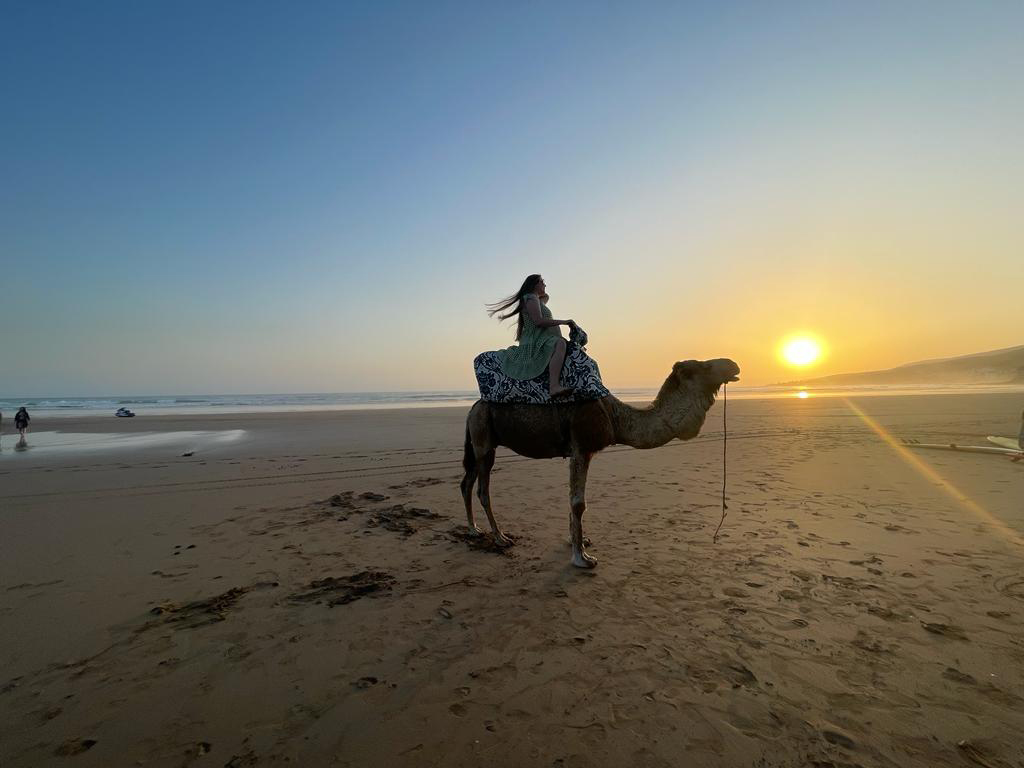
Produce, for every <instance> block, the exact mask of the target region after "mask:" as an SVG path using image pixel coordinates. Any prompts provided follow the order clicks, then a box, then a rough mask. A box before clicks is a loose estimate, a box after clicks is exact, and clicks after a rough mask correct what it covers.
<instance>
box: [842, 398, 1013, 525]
mask: <svg viewBox="0 0 1024 768" xmlns="http://www.w3.org/2000/svg"><path fill="white" fill-rule="evenodd" d="M843 402H845V403H846V405H847V407H849V409H850V410H851V411H853V412H854V413H855V414H857V416H859V417H860V419H861V420H862V421H863V422H864V423H865V424H867V425H868V426H869V427H870V428H871V429H872V431H874V432H875V434H877V435H878V436H879V437H880V438H882V440H883V441H884V442H885V443H887V444H888V445H889V447H890V448H892V449H893V450H894V451H896V453H897V454H899V456H900V458H902V459H903V460H904V461H906V462H907V463H908V464H909V465H910V466H912V467H913V468H914V469H916V470H917V471H918V472H919V473H920V474H921V475H923V476H924V478H925V479H926V480H928V481H929V482H932V483H934V484H935V485H937V486H939V487H940V488H942V490H944V491H945V492H946V493H947V494H949V495H950V496H951V497H953V498H954V499H955V500H956V501H958V502H960V504H962V505H963V506H964V507H966V508H967V510H968V511H970V512H971V513H972V514H974V515H976V516H977V517H979V518H980V519H981V520H982V521H984V522H985V523H987V524H988V525H990V526H992V527H993V528H995V529H996V530H997V531H999V532H1000V533H1001V534H1003V536H1005V537H1006V538H1008V539H1010V540H1011V541H1013V542H1014V543H1016V544H1022V545H1024V537H1022V536H1021V535H1020V534H1019V533H1017V531H1015V530H1013V529H1012V528H1010V526H1008V525H1007V524H1006V523H1004V522H1003V521H1002V520H1000V519H999V518H998V517H996V516H995V515H993V514H992V513H991V512H989V511H988V510H986V509H985V508H984V507H982V506H981V505H980V504H978V503H977V502H976V501H974V500H973V499H971V498H970V497H968V496H967V494H965V493H964V492H963V491H961V490H960V489H959V488H957V487H956V486H955V485H953V483H951V482H949V480H947V479H946V478H944V477H942V475H940V474H939V473H938V472H936V471H935V469H934V468H933V467H932V466H931V465H930V464H928V463H926V462H925V461H924V460H922V459H921V458H920V457H919V456H918V455H917V454H915V453H912V452H911V451H910V450H909V449H908V448H907V447H906V446H904V445H903V444H902V443H900V441H899V440H897V439H896V438H894V437H893V436H892V435H891V434H889V432H888V430H886V429H885V427H883V426H882V425H881V424H879V423H878V422H877V421H875V420H874V419H873V418H871V417H870V416H869V415H868V414H866V413H865V412H864V411H862V410H861V409H860V408H858V407H857V406H856V405H855V404H854V403H853V402H851V401H850V400H848V399H845V398H844V399H843Z"/></svg>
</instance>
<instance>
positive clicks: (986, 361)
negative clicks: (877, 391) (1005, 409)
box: [783, 346, 1024, 386]
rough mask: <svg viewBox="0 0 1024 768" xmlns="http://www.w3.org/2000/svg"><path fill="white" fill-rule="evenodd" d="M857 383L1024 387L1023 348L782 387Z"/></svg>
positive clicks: (805, 380) (919, 363)
mask: <svg viewBox="0 0 1024 768" xmlns="http://www.w3.org/2000/svg"><path fill="white" fill-rule="evenodd" d="M857 384H883V385H884V384H911V385H913V384H1024V346H1019V347H1010V348H1009V349H997V350H995V351H993V352H978V353H976V354H973V355H962V356H960V357H950V358H946V359H944V360H922V361H921V362H917V363H907V364H906V365H901V366H899V367H897V368H889V369H888V370H885V371H865V372H863V373H837V374H834V375H832V376H822V377H821V378H817V379H800V380H798V381H787V382H783V386H787V385H815V386H852V385H857Z"/></svg>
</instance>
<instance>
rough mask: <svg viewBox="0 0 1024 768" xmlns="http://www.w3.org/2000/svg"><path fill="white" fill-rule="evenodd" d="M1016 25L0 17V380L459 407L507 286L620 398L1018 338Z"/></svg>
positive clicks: (320, 10)
mask: <svg viewBox="0 0 1024 768" xmlns="http://www.w3.org/2000/svg"><path fill="white" fill-rule="evenodd" d="M723 6H727V7H723ZM1022 29H1024V3H1021V2H1013V3H1005V4H1003V3H988V2H986V3H969V2H962V3H955V4H946V3H941V2H920V3H916V2H899V3H893V2H888V1H887V2H881V3H872V2H856V3H854V2H846V3H832V2H809V3H760V2H757V3H750V4H744V3H730V4H720V3H707V4H696V3H693V4H687V3H681V2H674V3H664V4H662V3H608V4H602V3H595V2H582V3H569V2H554V3H546V2H545V3H541V2H501V3H497V2H495V3H480V2H464V3H438V2H429V3H421V2H409V3H399V2H391V3H381V2H367V3H355V2H347V3H343V2H324V3H315V2H302V3H286V2H280V3H264V2H235V3H231V2H173V3H172V2H147V1H142V2H140V1H139V0H131V1H130V2H123V3H113V2H93V3H83V2H45V3H40V2H28V1H27V0H26V1H25V2H5V3H3V5H2V18H0V105H2V110H3V119H2V120H0V275H2V277H3V295H4V299H3V311H4V323H3V325H2V327H0V343H2V349H3V356H4V362H3V365H2V367H0V371H2V373H0V395H8V396H14V395H61V394H63V395H88V394H139V393H218V392H292V391H312V392H331V391H352V390H403V389H442V388H463V389H469V388H472V387H473V386H474V380H473V376H472V359H473V357H474V355H476V354H477V353H478V352H480V351H482V350H485V349H496V348H499V347H502V346H507V345H508V344H511V343H512V333H513V330H512V327H511V325H505V326H502V325H499V324H498V323H497V322H496V321H494V320H492V319H489V318H488V317H487V315H486V314H485V313H484V309H483V305H484V303H485V302H489V301H494V300H496V299H498V298H500V297H502V296H505V295H507V294H509V293H511V292H513V291H514V290H516V289H517V288H518V286H519V283H520V282H521V281H522V279H523V277H525V275H526V274H528V273H530V272H541V273H542V274H543V275H544V276H545V278H546V281H547V284H548V289H549V293H550V294H551V302H550V306H551V307H552V309H553V310H554V312H555V314H556V316H562V317H572V318H574V319H576V320H577V322H579V323H580V324H581V325H582V326H583V327H585V328H586V330H587V331H588V332H589V334H590V337H591V344H590V352H591V353H592V355H593V356H594V357H595V358H596V359H597V360H598V361H599V362H600V364H601V369H602V372H603V374H604V378H605V381H606V383H607V384H609V385H610V386H611V387H613V388H615V387H638V386H647V385H656V384H657V383H659V382H660V381H661V380H662V379H663V378H664V377H665V375H666V374H667V373H668V371H669V369H670V366H671V364H672V362H673V361H675V360H679V359H685V358H694V357H696V358H708V357H724V356H727V357H732V358H733V359H735V360H736V361H737V362H738V363H739V364H740V365H741V366H742V368H743V376H742V378H743V383H745V384H760V383H771V382H775V381H780V380H786V379H792V378H796V377H797V374H795V373H794V372H793V371H792V370H788V369H786V368H785V367H783V366H782V365H780V364H779V363H778V361H777V360H776V355H775V350H776V347H777V345H778V343H779V341H780V340H781V339H782V338H783V337H785V336H786V335H788V334H790V333H792V332H795V331H799V330H806V331H808V332H811V333H814V334H817V335H818V336H819V337H821V338H822V339H823V340H825V342H826V343H827V344H828V348H829V355H828V357H827V359H825V360H824V361H823V362H822V363H821V364H820V365H819V366H818V367H817V368H815V369H813V373H814V374H820V375H825V374H829V373H837V372H841V371H856V370H865V369H874V368H882V367H889V366H892V365H896V364H900V363H904V362H908V361H911V360H918V359H925V358H934V357H942V356H949V355H956V354H965V353H970V352H977V351H982V350H986V349H995V348H1000V347H1007V346H1013V345H1017V344H1022V343H1024V314H1022V300H1021V290H1022V286H1024V229H1022V228H1021V225H1020V222H1021V221H1022V220H1024V140H1022V138H1021V137H1022V136H1024V81H1022V75H1024V45H1022V43H1021V30H1022ZM799 375H805V374H802V373H801V374H799ZM806 375H809V373H808V374H806Z"/></svg>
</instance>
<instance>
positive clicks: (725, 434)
mask: <svg viewBox="0 0 1024 768" xmlns="http://www.w3.org/2000/svg"><path fill="white" fill-rule="evenodd" d="M728 408H729V385H728V383H725V384H723V385H722V519H721V520H719V521H718V527H717V528H715V535H714V536H712V537H711V541H712V542H713V543H715V544H717V543H718V532H719V531H721V530H722V524H723V523H724V522H725V510H727V509H728V508H729V505H728V504H726V503H725V473H726V469H727V466H728V465H727V464H726V461H725V458H726V446H727V445H728V444H729V427H728V424H727V422H726V413H727V411H728Z"/></svg>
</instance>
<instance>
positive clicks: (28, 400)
mask: <svg viewBox="0 0 1024 768" xmlns="http://www.w3.org/2000/svg"><path fill="white" fill-rule="evenodd" d="M994 392H1024V387H1022V386H1008V385H999V386H996V385H993V386H930V387H895V386H889V387H884V386H868V387H830V388H807V387H781V386H768V387H743V386H739V385H736V384H733V385H731V386H729V387H728V396H729V397H730V398H736V399H768V398H791V397H797V398H807V397H865V396H879V395H921V394H963V393H977V394H983V393H994ZM612 393H613V394H614V395H615V396H616V397H618V398H619V399H621V400H625V401H629V402H646V401H650V400H652V399H653V398H654V396H655V394H656V393H657V388H655V387H650V388H634V389H617V390H612ZM719 396H721V394H720V395H719ZM478 397H479V393H478V392H477V391H476V390H440V391H420V392H332V393H306V394H282V393H279V394H247V395H117V396H102V397H6V396H5V397H0V413H2V414H3V415H4V416H5V417H6V418H7V419H10V422H11V423H12V422H13V418H14V412H15V411H16V410H17V409H18V408H20V407H21V406H25V407H26V408H28V411H29V414H30V415H32V416H33V417H35V416H45V417H47V418H53V417H61V416H85V415H93V414H95V415H99V414H111V415H112V414H113V413H114V411H116V410H117V409H118V408H128V409H130V410H132V411H134V412H135V413H136V414H137V415H139V416H142V415H151V416H152V415H168V414H202V413H253V412H269V411H335V410H369V409H377V408H422V407H444V406H469V405H472V404H473V403H474V402H476V400H477V399H478ZM5 421H6V419H5Z"/></svg>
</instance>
